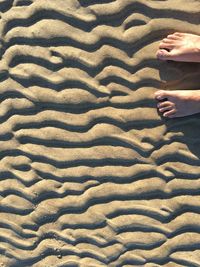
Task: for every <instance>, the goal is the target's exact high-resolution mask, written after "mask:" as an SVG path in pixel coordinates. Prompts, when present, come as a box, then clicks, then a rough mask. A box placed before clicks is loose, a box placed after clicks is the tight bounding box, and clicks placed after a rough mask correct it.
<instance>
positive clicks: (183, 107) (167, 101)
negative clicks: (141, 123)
mask: <svg viewBox="0 0 200 267" xmlns="http://www.w3.org/2000/svg"><path fill="white" fill-rule="evenodd" d="M155 98H156V99H157V100H158V101H159V103H158V105H157V107H158V110H159V111H160V112H161V113H162V114H163V116H164V117H168V118H176V117H184V116H188V115H192V114H195V113H199V112H200V90H176V91H164V90H160V91H157V92H156V93H155Z"/></svg>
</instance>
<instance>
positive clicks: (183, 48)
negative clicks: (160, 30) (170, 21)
mask: <svg viewBox="0 0 200 267" xmlns="http://www.w3.org/2000/svg"><path fill="white" fill-rule="evenodd" d="M156 55H157V58H159V59H161V60H174V61H185V62H200V36H198V35H195V34H190V33H180V32H176V33H174V34H170V35H168V36H167V38H164V39H163V40H162V42H161V43H160V45H159V50H158V51H157V54H156Z"/></svg>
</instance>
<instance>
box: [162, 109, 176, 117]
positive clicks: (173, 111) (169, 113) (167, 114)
mask: <svg viewBox="0 0 200 267" xmlns="http://www.w3.org/2000/svg"><path fill="white" fill-rule="evenodd" d="M175 113H176V110H175V109H171V110H169V111H166V112H164V113H163V116H164V117H167V118H173V117H175Z"/></svg>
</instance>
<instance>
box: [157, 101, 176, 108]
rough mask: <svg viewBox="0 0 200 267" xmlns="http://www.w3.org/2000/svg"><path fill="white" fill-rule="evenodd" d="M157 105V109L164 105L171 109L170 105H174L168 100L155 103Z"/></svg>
mask: <svg viewBox="0 0 200 267" xmlns="http://www.w3.org/2000/svg"><path fill="white" fill-rule="evenodd" d="M157 107H158V109H160V108H165V107H168V108H170V109H171V108H172V107H174V104H173V103H172V102H170V101H164V102H159V103H158V104H157Z"/></svg>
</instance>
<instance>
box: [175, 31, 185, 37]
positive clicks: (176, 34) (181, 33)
mask: <svg viewBox="0 0 200 267" xmlns="http://www.w3.org/2000/svg"><path fill="white" fill-rule="evenodd" d="M173 35H175V36H179V37H182V36H183V35H184V33H183V32H175V33H174V34H173Z"/></svg>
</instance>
